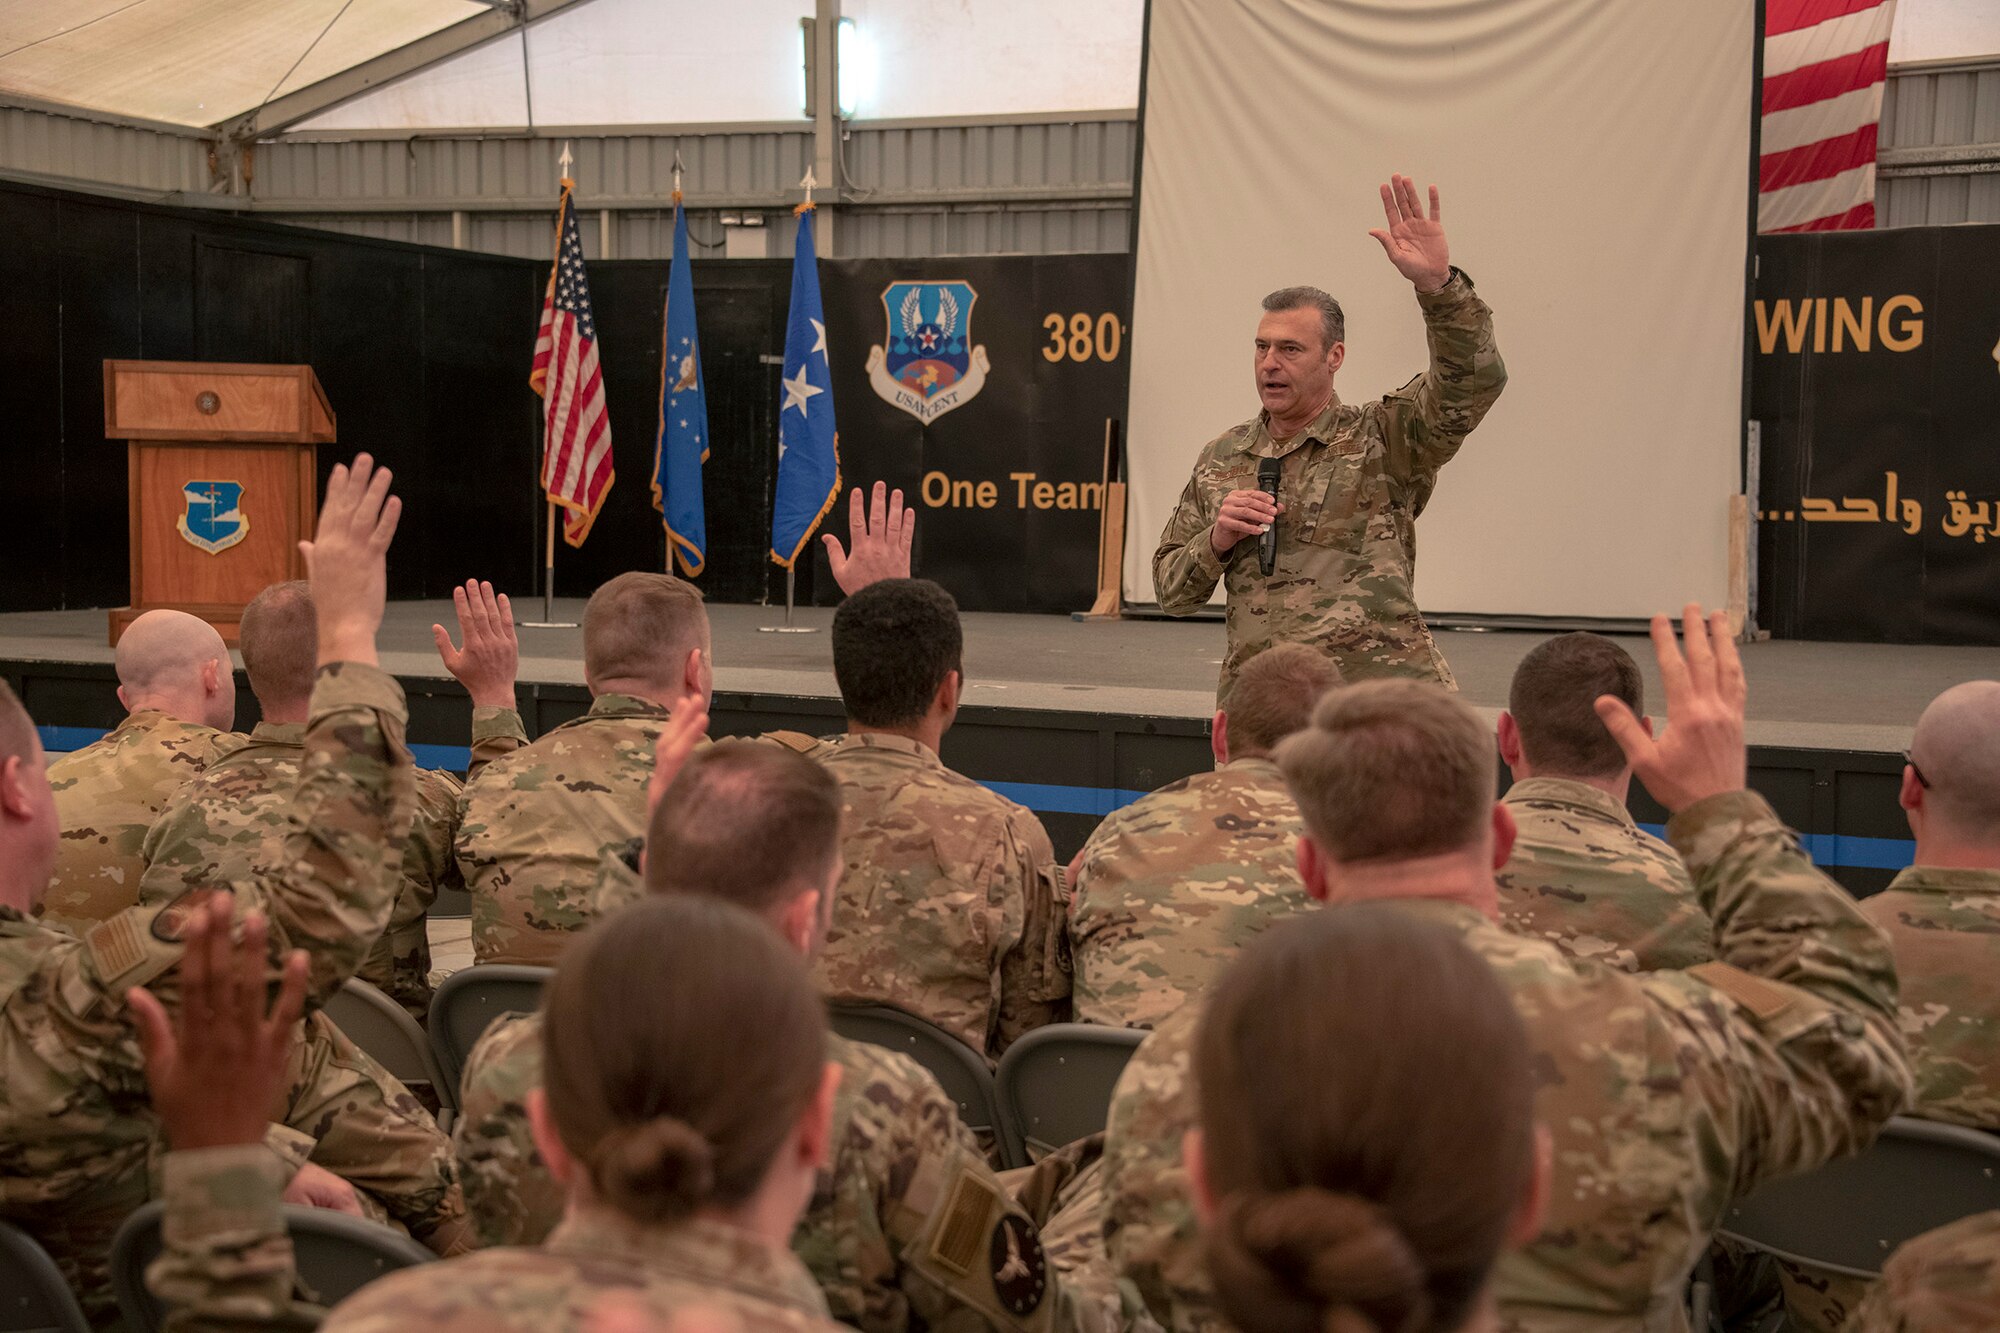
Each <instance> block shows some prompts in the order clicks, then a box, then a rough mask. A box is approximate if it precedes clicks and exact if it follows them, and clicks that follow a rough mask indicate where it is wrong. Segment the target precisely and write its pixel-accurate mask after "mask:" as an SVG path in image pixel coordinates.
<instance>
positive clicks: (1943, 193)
mask: <svg viewBox="0 0 2000 1333" xmlns="http://www.w3.org/2000/svg"><path fill="white" fill-rule="evenodd" d="M1876 178H1877V179H1876V187H1875V216H1876V220H1877V222H1878V223H1879V224H1880V225H1882V226H1885V227H1917V226H1935V225H1942V224H1947V223H1953V222H2000V60H1990V61H1984V62H1980V63H1977V64H1963V65H1955V66H1951V67H1948V68H1947V67H1933V68H1919V67H1912V68H1908V69H1901V70H1891V71H1889V86H1888V91H1887V93H1886V95H1885V96H1884V98H1883V105H1882V139H1881V149H1880V154H1879V157H1878V160H1877V165H1876Z"/></svg>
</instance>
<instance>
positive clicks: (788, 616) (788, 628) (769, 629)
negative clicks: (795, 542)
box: [757, 167, 852, 634]
mask: <svg viewBox="0 0 2000 1333" xmlns="http://www.w3.org/2000/svg"><path fill="white" fill-rule="evenodd" d="M799 185H800V187H801V188H802V189H804V190H805V192H806V201H805V202H804V203H803V204H800V205H799V206H798V207H797V208H795V209H793V210H792V211H793V212H794V213H797V214H799V215H801V216H803V215H805V214H808V213H811V212H812V211H813V210H814V209H815V208H817V207H818V205H817V204H815V203H813V191H814V190H816V189H818V188H819V182H818V181H817V180H815V179H814V178H813V170H812V168H811V167H807V168H806V174H805V178H804V179H803V180H801V181H800V182H799ZM801 373H803V372H801ZM780 415H781V416H782V415H783V410H782V409H780ZM780 429H781V430H782V429H783V427H780ZM781 452H782V446H781ZM837 480H838V478H836V481H837ZM817 524H818V520H814V525H815V526H817ZM806 532H807V534H808V535H810V534H811V532H812V529H811V528H808V529H806ZM851 539H852V538H851V537H850V540H851ZM804 554H805V552H804V550H801V551H800V552H799V554H798V555H794V556H793V557H792V562H791V563H790V564H788V565H786V566H785V623H784V624H782V625H759V626H758V627H757V629H758V631H759V632H760V633H764V634H817V633H819V629H818V627H817V626H814V625H794V624H793V623H792V589H793V585H794V584H795V583H796V582H797V580H798V577H799V569H798V565H799V559H800V557H801V556H803V555H804Z"/></svg>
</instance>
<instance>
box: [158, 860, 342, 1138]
mask: <svg viewBox="0 0 2000 1333" xmlns="http://www.w3.org/2000/svg"><path fill="white" fill-rule="evenodd" d="M235 906H236V900H235V899H234V898H233V897H231V896H230V895H229V894H227V893H217V894H214V895H212V896H211V897H210V898H209V900H208V901H207V902H204V903H202V904H201V905H200V906H198V907H196V908H195V910H194V912H193V913H192V915H190V916H189V918H188V922H187V926H186V929H185V933H184V934H183V936H182V941H183V944H184V945H185V948H186V952H185V953H183V955H182V956H181V965H180V981H181V1004H180V1010H179V1012H178V1013H177V1014H176V1015H175V1017H174V1018H173V1019H171V1020H170V1019H168V1017H167V1011H166V1009H165V1008H163V1007H162V1006H161V1004H160V1002H159V1000H157V999H156V998H154V996H153V994H152V992H150V991H148V990H146V989H145V988H144V987H138V986H135V987H133V988H132V989H131V990H130V991H128V992H126V997H125V998H126V1003H127V1004H129V1005H130V1006H131V1010H132V1019H133V1021H134V1022H135V1023H136V1024H137V1025H138V1028H139V1046H140V1049H141V1050H142V1051H144V1053H145V1056H146V1086H147V1088H149V1089H150V1090H151V1091H152V1094H153V1110H154V1111H155V1112H156V1113H157V1114H158V1115H159V1117H160V1123H161V1124H162V1125H163V1126H164V1127H165V1129H166V1132H167V1142H168V1143H169V1144H171V1145H172V1146H173V1147H175V1148H177V1149H183V1150H185V1149H190V1148H220V1147H227V1146H230V1145H232V1144H242V1143H261V1142H263V1139H264V1132H265V1129H266V1127H267V1126H268V1125H269V1124H270V1120H271V1114H272V1112H273V1110H275V1109H276V1107H277V1105H278V1098H279V1095H280V1094H281V1093H282V1092H283V1090H284V1087H285V1064H286V1057H287V1056H288V1055H289V1054H290V1052H291V1047H292V1029H293V1028H294V1027H295V1026H296V1025H297V1024H298V1021H299V1015H300V1014H301V1013H303V1012H304V1010H305V997H306V956H305V953H304V952H303V951H302V950H297V949H295V950H293V951H292V952H291V953H290V954H288V955H287V956H286V958H285V970H284V979H283V981H282V982H281V984H280V985H279V987H278V996H277V1000H276V1002H275V1003H274V1004H273V1005H272V1006H271V1009H270V1012H269V1015H268V1016H267V1015H266V1013H265V1007H264V965H265V957H266V955H265V952H264V950H265V944H266V940H267V938H268V935H269V931H268V928H267V927H266V925H265V922H264V917H263V915H262V914H261V913H258V912H252V913H250V914H249V915H248V916H245V917H244V918H243V938H242V939H241V940H240V941H237V942H235V943H231V941H230V938H229V923H230V917H231V915H232V914H233V912H234V910H235Z"/></svg>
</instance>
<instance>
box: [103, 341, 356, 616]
mask: <svg viewBox="0 0 2000 1333" xmlns="http://www.w3.org/2000/svg"><path fill="white" fill-rule="evenodd" d="M104 435H105V438H106V439H108V440H118V439H122V440H124V441H125V442H126V444H125V451H126V461H127V467H128V468H129V470H130V473H131V498H130V500H129V502H128V503H129V506H130V517H131V530H132V605H130V606H128V607H124V608H121V609H119V610H116V611H113V612H112V613H111V642H112V644H113V645H114V646H115V645H116V644H117V642H118V636H119V635H120V634H122V633H124V632H125V627H126V626H127V625H129V624H131V623H132V621H133V620H134V619H136V618H137V617H138V616H139V615H140V614H141V613H142V612H146V611H152V610H156V609H159V608H161V607H171V608H173V609H175V610H179V611H186V612H189V613H190V614H193V615H197V616H200V617H201V618H202V619H203V620H206V621H207V622H208V623H209V624H211V625H213V626H215V628H216V629H217V630H219V631H220V632H221V634H222V637H223V640H224V641H225V642H227V643H231V644H233V643H235V642H236V630H237V624H238V621H239V620H240V619H241V617H242V614H243V607H244V605H245V604H246V603H247V602H249V600H250V599H251V598H252V597H255V596H256V595H257V594H258V592H260V591H262V590H263V589H264V588H265V587H267V586H268V585H270V584H273V583H279V582H282V581H284V580H286V579H302V578H304V577H305V576H306V566H305V558H304V557H303V556H301V555H300V554H299V547H298V544H299V542H300V541H301V540H303V539H305V538H307V537H310V536H311V535H312V532H313V524H314V521H315V519H316V517H317V514H318V498H317V492H318V481H319V476H318V463H317V459H316V458H315V456H314V452H313V446H315V445H320V444H331V443H333V438H334V417H333V409H332V408H331V407H329V406H327V401H326V391H325V390H323V389H322V388H320V384H319V380H318V379H317V378H316V377H315V376H314V375H313V373H312V367H310V366H249V365H229V364H223V363H213V364H211V363H208V362H202V361H106V362H105V363H104Z"/></svg>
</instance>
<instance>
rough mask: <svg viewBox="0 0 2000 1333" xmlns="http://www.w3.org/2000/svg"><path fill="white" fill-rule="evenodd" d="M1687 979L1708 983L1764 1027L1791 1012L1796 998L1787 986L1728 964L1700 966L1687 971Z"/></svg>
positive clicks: (1704, 964)
mask: <svg viewBox="0 0 2000 1333" xmlns="http://www.w3.org/2000/svg"><path fill="white" fill-rule="evenodd" d="M1688 975H1689V976H1692V977H1697V978H1699V979H1700V980H1702V981H1705V982H1707V983H1708V984H1709V985H1711V986H1713V987H1715V988H1716V989H1717V990H1719V991H1721V992H1722V993H1723V994H1724V995H1727V996H1728V997H1729V998H1730V999H1732V1000H1734V1001H1736V1003H1738V1004H1740V1005H1742V1006H1743V1007H1744V1008H1745V1009H1748V1010H1749V1011H1750V1012H1751V1013H1752V1014H1753V1015H1755V1016H1756V1017H1757V1018H1758V1019H1759V1020H1760V1021H1762V1022H1766V1023H1768V1022H1770V1021H1771V1020H1772V1019H1774V1018H1777V1017H1778V1016H1779V1015H1781V1014H1783V1013H1784V1012H1785V1011H1786V1010H1788V1009H1790V1008H1791V1007H1792V1004H1793V1002H1794V1001H1795V1000H1796V999H1797V998H1798V997H1797V994H1796V992H1794V991H1793V990H1792V989H1791V988H1790V987H1789V986H1781V985H1779V984H1778V983H1777V982H1775V981H1767V980H1765V979H1764V978H1763V977H1760V976H1756V975H1754V974H1752V973H1749V972H1745V971H1744V970H1743V969H1742V968H1740V967H1732V966H1731V965H1729V964H1728V963H1722V962H1715V963H1700V964H1697V965H1696V966H1694V967H1691V968H1689V969H1688Z"/></svg>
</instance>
